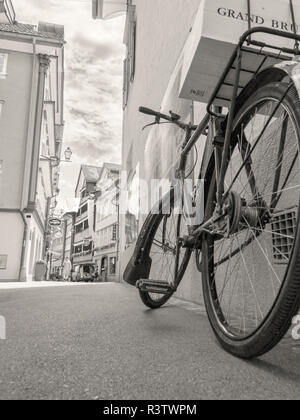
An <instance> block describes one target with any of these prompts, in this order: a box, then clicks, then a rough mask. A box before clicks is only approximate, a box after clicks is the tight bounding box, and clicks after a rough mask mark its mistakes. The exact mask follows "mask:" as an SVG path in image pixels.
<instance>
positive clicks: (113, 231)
mask: <svg viewBox="0 0 300 420" xmlns="http://www.w3.org/2000/svg"><path fill="white" fill-rule="evenodd" d="M111 239H112V240H113V241H114V242H115V241H116V240H117V225H113V228H112V238H111Z"/></svg>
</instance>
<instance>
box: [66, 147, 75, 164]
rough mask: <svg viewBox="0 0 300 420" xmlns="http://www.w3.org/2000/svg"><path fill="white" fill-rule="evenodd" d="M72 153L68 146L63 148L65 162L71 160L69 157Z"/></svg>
mask: <svg viewBox="0 0 300 420" xmlns="http://www.w3.org/2000/svg"><path fill="white" fill-rule="evenodd" d="M72 155H73V152H72V150H71V149H70V147H68V148H67V149H66V150H65V162H71V157H72Z"/></svg>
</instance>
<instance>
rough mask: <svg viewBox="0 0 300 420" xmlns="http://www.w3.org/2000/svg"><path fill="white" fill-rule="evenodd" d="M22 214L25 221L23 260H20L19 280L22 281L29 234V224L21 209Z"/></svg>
mask: <svg viewBox="0 0 300 420" xmlns="http://www.w3.org/2000/svg"><path fill="white" fill-rule="evenodd" d="M20 214H21V217H22V220H23V223H24V233H23V242H22V252H21V260H20V268H19V281H21V276H22V270H23V266H24V264H25V253H26V241H27V234H28V226H27V222H26V219H25V216H24V214H23V213H22V211H20Z"/></svg>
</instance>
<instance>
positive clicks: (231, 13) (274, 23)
mask: <svg viewBox="0 0 300 420" xmlns="http://www.w3.org/2000/svg"><path fill="white" fill-rule="evenodd" d="M218 14H219V15H221V16H223V17H226V18H230V19H235V20H241V21H244V22H247V23H248V13H243V12H241V11H239V10H233V9H227V8H225V7H219V9H218ZM250 22H251V25H252V26H261V25H265V18H264V17H262V16H258V15H254V14H251V15H250ZM270 23H271V24H270V25H268V26H270V27H272V28H274V29H280V30H282V31H287V32H293V31H294V25H293V23H290V22H286V21H285V22H284V21H282V20H280V19H278V18H276V19H275V18H273V19H271V21H270ZM298 29H299V26H298V25H296V30H297V32H298Z"/></svg>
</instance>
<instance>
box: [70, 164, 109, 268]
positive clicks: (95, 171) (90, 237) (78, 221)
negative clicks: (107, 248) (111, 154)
mask: <svg viewBox="0 0 300 420" xmlns="http://www.w3.org/2000/svg"><path fill="white" fill-rule="evenodd" d="M101 172H102V168H101V167H96V166H88V165H82V166H81V169H80V172H79V177H78V181H77V185H76V190H75V196H76V198H78V199H80V204H79V210H78V213H77V215H76V216H75V217H74V227H73V229H74V231H73V235H72V237H71V249H72V257H71V263H72V266H73V271H75V273H79V272H81V274H82V272H83V271H84V270H88V271H89V270H90V267H91V266H94V259H93V253H94V202H93V200H91V194H93V193H95V190H96V185H97V182H98V180H99V177H100V175H101ZM91 203H93V204H92V208H90V206H91Z"/></svg>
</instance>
